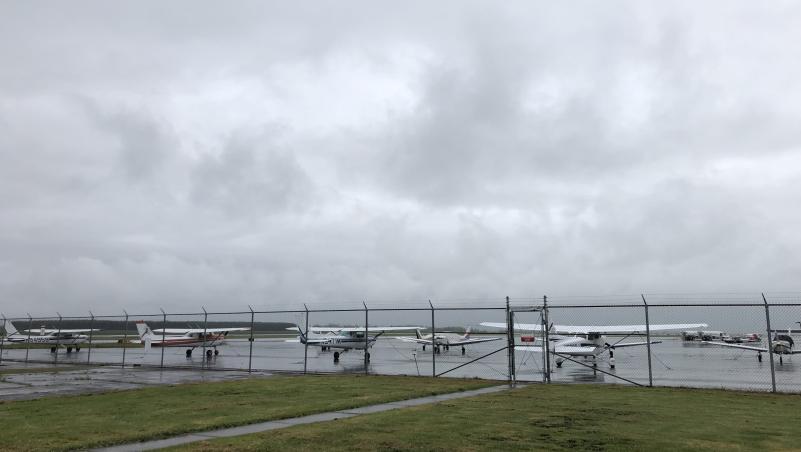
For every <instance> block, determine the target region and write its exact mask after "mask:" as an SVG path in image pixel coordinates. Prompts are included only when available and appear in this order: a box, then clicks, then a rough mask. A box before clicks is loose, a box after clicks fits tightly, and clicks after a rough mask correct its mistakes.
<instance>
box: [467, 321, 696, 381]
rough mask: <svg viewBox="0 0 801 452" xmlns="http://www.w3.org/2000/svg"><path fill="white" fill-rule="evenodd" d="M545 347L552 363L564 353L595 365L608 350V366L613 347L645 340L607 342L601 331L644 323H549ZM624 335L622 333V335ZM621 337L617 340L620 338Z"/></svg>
mask: <svg viewBox="0 0 801 452" xmlns="http://www.w3.org/2000/svg"><path fill="white" fill-rule="evenodd" d="M481 325H483V326H489V327H493V328H504V329H506V327H507V325H506V323H493V322H482V323H481ZM707 326H708V325H707V324H705V323H694V324H685V323H682V324H661V325H659V324H657V325H650V331H652V332H653V331H669V330H683V329H690V328H704V327H707ZM514 328H515V330H523V331H538V330H541V329H542V325H540V324H537V323H517V324H515V327H514ZM551 331H553V332H554V334H549V336H548V338H549V341H548V342H549V344H548V351H549V352H550V353H552V354H554V355H556V367H562V363H563V362H564V361H565V359H566V357H572V358H577V357H578V358H584V359H592V363H593V364H592V365H593V367H595V366H597V359H598V357H599V356H600V355H601V354H603V353H604V352H607V351H608V352H609V367H611V368H613V369H614V368H615V354H614V350H615V349H617V348H623V347H635V346H640V345H648V342H647V341H646V342H620V341H618V342H615V343H612V344H610V343H609V342H608V341H607V337H606V336H605V334H626V335H631V334H635V333H645V332H646V326H645V325H551V327H550V329H549V333H550V332H551ZM623 339H625V337H624V338H623ZM623 339H621V341H622V340H623ZM661 342H662V341H651V344H659V343H661ZM515 350H521V351H532V352H541V351H542V346H536V345H518V346H515Z"/></svg>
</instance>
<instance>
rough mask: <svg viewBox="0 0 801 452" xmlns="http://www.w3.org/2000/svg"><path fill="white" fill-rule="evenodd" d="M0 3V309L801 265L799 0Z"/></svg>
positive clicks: (627, 284)
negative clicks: (787, 0) (701, 0)
mask: <svg viewBox="0 0 801 452" xmlns="http://www.w3.org/2000/svg"><path fill="white" fill-rule="evenodd" d="M297 3H301V2H275V3H273V4H271V3H270V2H264V1H257V2H244V1H241V2H235V3H233V4H230V3H226V2H198V1H191V2H179V1H171V2H151V3H149V4H148V2H142V1H136V2H133V1H131V2H127V3H126V2H108V1H97V2H89V1H79V2H52V3H50V4H47V3H46V2H29V1H4V2H2V3H0V311H2V312H3V313H5V314H6V315H21V314H24V313H25V312H31V313H38V314H44V313H50V312H53V311H56V310H58V311H60V312H62V314H68V313H69V314H82V313H84V312H86V311H87V310H88V309H92V310H93V311H94V312H96V313H117V312H119V311H120V310H121V309H123V308H127V309H128V310H129V311H137V312H143V311H148V310H157V308H158V307H164V308H165V309H167V310H168V311H172V312H176V311H180V310H197V309H199V307H200V306H205V307H207V308H209V309H218V310H221V309H226V308H235V309H242V308H245V307H246V306H247V304H252V305H253V306H254V307H258V306H281V305H286V306H298V305H299V304H300V303H303V302H307V303H310V304H311V305H315V306H323V305H325V304H326V303H331V304H338V305H342V304H346V303H350V302H360V300H368V302H369V301H370V300H383V301H392V300H422V299H427V298H433V299H448V300H454V299H470V300H494V299H501V298H502V297H503V296H505V295H511V296H515V297H534V296H539V295H541V294H543V293H547V294H552V295H557V294H583V295H604V294H619V293H640V292H666V291H668V292H698V291H704V292H721V291H726V292H731V291H757V292H758V291H762V290H766V291H786V290H797V289H799V288H801V284H799V280H798V278H799V275H801V44H800V43H801V27H799V26H798V18H799V17H801V4H799V3H798V2H781V1H772V2H768V3H760V4H755V3H753V2H735V1H728V0H727V1H719V2H695V1H688V2H683V3H682V2H640V1H633V2H597V1H588V2H585V3H582V2H569V6H568V5H566V4H563V3H561V2H556V3H554V2H549V1H544V2H530V1H521V2H512V1H503V2H490V1H487V2H467V1H453V2H430V1H422V2H404V3H403V9H399V6H401V4H399V3H397V2H377V1H367V2H355V1H330V2H322V1H319V2H305V6H299V5H297Z"/></svg>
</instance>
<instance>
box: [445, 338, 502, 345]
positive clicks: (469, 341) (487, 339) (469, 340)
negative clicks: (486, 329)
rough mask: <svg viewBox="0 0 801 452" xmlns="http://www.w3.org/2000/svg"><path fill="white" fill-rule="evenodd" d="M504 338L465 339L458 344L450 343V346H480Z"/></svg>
mask: <svg viewBox="0 0 801 452" xmlns="http://www.w3.org/2000/svg"><path fill="white" fill-rule="evenodd" d="M501 339H503V338H501V337H482V338H475V339H463V340H461V341H457V342H450V343H449V344H448V345H467V344H478V343H480V342H490V341H498V340H501Z"/></svg>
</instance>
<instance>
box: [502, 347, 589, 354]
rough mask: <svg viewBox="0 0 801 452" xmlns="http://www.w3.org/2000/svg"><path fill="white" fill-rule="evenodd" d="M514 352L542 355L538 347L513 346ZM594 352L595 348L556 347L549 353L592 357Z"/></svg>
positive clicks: (540, 348)
mask: <svg viewBox="0 0 801 452" xmlns="http://www.w3.org/2000/svg"><path fill="white" fill-rule="evenodd" d="M515 350H518V351H522V352H535V353H542V346H539V347H538V346H536V345H515ZM595 350H596V348H595V347H578V346H570V345H565V346H562V347H558V346H557V347H555V348H554V349H553V350H551V351H552V352H553V353H556V354H558V355H570V356H593V355H595Z"/></svg>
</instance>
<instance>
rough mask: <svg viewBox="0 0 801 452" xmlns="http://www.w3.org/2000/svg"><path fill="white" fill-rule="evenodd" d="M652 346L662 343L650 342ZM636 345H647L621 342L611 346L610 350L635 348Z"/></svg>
mask: <svg viewBox="0 0 801 452" xmlns="http://www.w3.org/2000/svg"><path fill="white" fill-rule="evenodd" d="M651 343H652V344H661V343H662V341H651ZM638 345H648V342H647V341H646V342H621V343H619V344H614V345H611V346H610V348H624V347H636V346H638Z"/></svg>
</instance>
